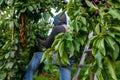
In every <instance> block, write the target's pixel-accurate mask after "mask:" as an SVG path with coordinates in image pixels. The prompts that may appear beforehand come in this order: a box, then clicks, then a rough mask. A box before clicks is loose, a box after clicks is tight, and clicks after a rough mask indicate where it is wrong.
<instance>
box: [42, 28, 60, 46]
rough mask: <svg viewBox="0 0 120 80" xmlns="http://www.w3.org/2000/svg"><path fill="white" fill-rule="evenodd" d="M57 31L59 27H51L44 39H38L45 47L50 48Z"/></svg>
mask: <svg viewBox="0 0 120 80" xmlns="http://www.w3.org/2000/svg"><path fill="white" fill-rule="evenodd" d="M58 33H59V28H58V27H53V29H52V32H51V34H50V35H49V37H48V38H47V39H46V40H40V44H41V45H43V46H44V47H46V48H50V47H51V45H52V43H53V41H54V38H55V36H56V35H57V34H58Z"/></svg>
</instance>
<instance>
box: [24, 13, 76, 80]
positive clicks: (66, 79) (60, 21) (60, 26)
mask: <svg viewBox="0 0 120 80" xmlns="http://www.w3.org/2000/svg"><path fill="white" fill-rule="evenodd" d="M53 24H54V27H53V28H52V31H51V34H50V35H49V36H48V38H47V39H46V40H42V39H40V38H39V39H38V43H40V44H41V45H43V46H44V47H45V48H50V47H51V45H52V43H53V42H54V39H55V36H56V35H58V34H59V33H64V32H66V31H68V27H67V15H66V14H65V13H64V14H62V13H60V14H58V15H56V16H55V17H54V22H53ZM43 54H44V53H43V52H35V53H34V55H33V57H32V59H31V61H30V63H29V65H28V68H27V70H26V74H25V76H24V78H23V80H33V75H34V73H35V72H36V69H37V68H38V66H39V65H40V61H41V59H42V56H43ZM55 57H56V56H55V54H53V58H54V59H55ZM73 62H74V60H73V59H70V63H71V65H68V66H58V68H59V72H60V80H71V68H72V63H73ZM53 63H54V62H53Z"/></svg>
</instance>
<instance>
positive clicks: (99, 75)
mask: <svg viewBox="0 0 120 80" xmlns="http://www.w3.org/2000/svg"><path fill="white" fill-rule="evenodd" d="M95 75H96V76H97V78H98V80H104V79H103V76H102V69H101V68H98V69H97V71H96V73H95Z"/></svg>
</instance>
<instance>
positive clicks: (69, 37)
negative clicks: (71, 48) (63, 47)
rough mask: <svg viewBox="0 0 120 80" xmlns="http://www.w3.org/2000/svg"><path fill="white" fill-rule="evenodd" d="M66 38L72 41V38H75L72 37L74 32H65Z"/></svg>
mask: <svg viewBox="0 0 120 80" xmlns="http://www.w3.org/2000/svg"><path fill="white" fill-rule="evenodd" d="M65 38H66V40H68V41H72V40H73V39H72V34H70V33H68V32H66V33H65Z"/></svg>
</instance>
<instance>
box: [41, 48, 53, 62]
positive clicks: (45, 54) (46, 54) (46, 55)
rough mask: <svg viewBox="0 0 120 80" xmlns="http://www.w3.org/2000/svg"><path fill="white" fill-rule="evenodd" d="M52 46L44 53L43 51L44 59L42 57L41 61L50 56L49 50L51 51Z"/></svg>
mask: <svg viewBox="0 0 120 80" xmlns="http://www.w3.org/2000/svg"><path fill="white" fill-rule="evenodd" d="M51 51H52V50H51V48H49V49H47V50H46V51H45V52H44V53H43V56H42V59H41V62H43V61H45V59H46V58H47V57H48V56H49V55H48V54H49V52H51Z"/></svg>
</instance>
